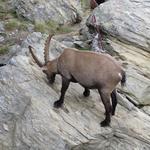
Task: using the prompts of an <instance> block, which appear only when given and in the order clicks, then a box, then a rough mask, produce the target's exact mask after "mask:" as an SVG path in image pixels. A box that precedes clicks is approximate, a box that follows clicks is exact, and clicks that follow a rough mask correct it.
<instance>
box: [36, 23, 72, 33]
mask: <svg viewBox="0 0 150 150" xmlns="http://www.w3.org/2000/svg"><path fill="white" fill-rule="evenodd" d="M35 31H39V32H42V33H44V32H46V33H49V32H51V33H69V32H71V31H72V30H71V28H69V27H68V26H64V25H59V24H58V23H57V22H55V21H52V20H50V21H48V22H46V23H45V22H35Z"/></svg>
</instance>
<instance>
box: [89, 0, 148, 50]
mask: <svg viewBox="0 0 150 150" xmlns="http://www.w3.org/2000/svg"><path fill="white" fill-rule="evenodd" d="M94 16H95V18H96V19H93V17H94ZM149 16H150V2H149V1H146V0H145V1H141V0H136V1H134V0H122V1H120V0H110V1H107V2H105V3H103V4H101V5H100V6H99V7H97V8H96V9H94V11H93V12H92V14H91V15H90V17H89V18H88V20H87V24H88V25H91V26H93V27H95V25H99V26H100V28H101V29H102V30H103V31H104V32H106V33H107V34H109V35H111V36H114V37H116V38H117V39H119V40H122V41H124V42H125V41H126V42H128V43H131V44H132V45H134V46H138V47H141V48H143V49H145V50H147V51H150V50H149V46H150V21H149Z"/></svg>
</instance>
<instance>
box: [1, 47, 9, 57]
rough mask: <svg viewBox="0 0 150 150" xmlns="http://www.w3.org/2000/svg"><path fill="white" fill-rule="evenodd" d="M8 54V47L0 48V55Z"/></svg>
mask: <svg viewBox="0 0 150 150" xmlns="http://www.w3.org/2000/svg"><path fill="white" fill-rule="evenodd" d="M8 52H9V47H8V45H5V46H1V47H0V55H3V54H7V53H8Z"/></svg>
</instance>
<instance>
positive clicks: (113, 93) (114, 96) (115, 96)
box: [111, 89, 118, 115]
mask: <svg viewBox="0 0 150 150" xmlns="http://www.w3.org/2000/svg"><path fill="white" fill-rule="evenodd" d="M111 100H112V115H115V110H116V106H117V103H118V102H117V95H116V89H114V90H113V91H112V93H111Z"/></svg>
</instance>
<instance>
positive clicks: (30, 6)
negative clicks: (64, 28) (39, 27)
mask: <svg viewBox="0 0 150 150" xmlns="http://www.w3.org/2000/svg"><path fill="white" fill-rule="evenodd" d="M13 6H14V8H15V10H16V12H17V14H18V15H20V16H23V17H25V18H26V19H28V20H30V21H33V22H39V23H40V22H48V21H49V20H53V21H55V22H58V23H59V24H60V25H62V24H66V23H76V22H78V20H79V18H81V16H80V14H79V12H80V10H81V3H80V2H77V1H75V0H73V1H69V0H45V1H40V0H15V1H13ZM76 8H79V11H78V10H77V9H76Z"/></svg>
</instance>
